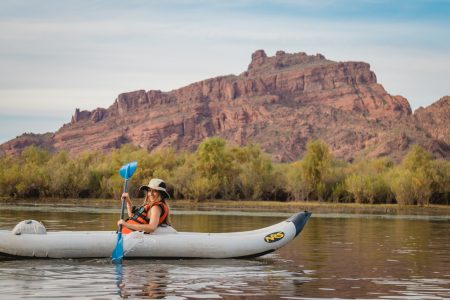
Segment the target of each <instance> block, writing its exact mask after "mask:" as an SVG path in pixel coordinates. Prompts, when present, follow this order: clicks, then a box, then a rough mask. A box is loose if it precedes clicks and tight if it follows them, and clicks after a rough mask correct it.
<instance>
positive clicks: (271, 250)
mask: <svg viewBox="0 0 450 300" xmlns="http://www.w3.org/2000/svg"><path fill="white" fill-rule="evenodd" d="M275 250H276V249H270V250H267V251H264V252H260V253H256V254H250V255H245V256H237V257H232V258H237V259H244V258H255V257H259V256H263V255H266V254H269V253H272V252H273V251H275Z"/></svg>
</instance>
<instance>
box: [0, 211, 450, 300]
mask: <svg viewBox="0 0 450 300" xmlns="http://www.w3.org/2000/svg"><path fill="white" fill-rule="evenodd" d="M0 216H1V217H0V229H12V228H13V227H14V225H16V224H17V223H18V222H19V221H21V220H24V219H37V220H40V221H43V223H44V224H45V226H46V227H47V229H48V230H49V231H55V230H115V228H116V221H117V214H115V213H110V212H105V211H97V212H96V213H95V210H94V212H92V211H88V210H86V209H83V210H79V211H76V210H75V211H72V210H71V211H66V212H64V211H51V210H50V211H49V210H48V209H45V210H17V209H9V210H8V209H7V208H2V207H0ZM282 219H284V217H282V216H256V215H251V216H245V215H242V214H237V215H232V214H226V215H217V214H216V215H205V214H199V215H195V214H192V213H190V214H185V215H183V214H175V215H174V216H173V220H172V221H173V223H174V226H175V227H176V228H177V229H178V230H179V231H200V232H208V231H209V232H230V231H241V230H251V229H255V228H260V227H265V226H268V225H270V224H274V223H277V222H279V221H281V220H282ZM449 236H450V222H449V220H448V219H438V220H436V219H433V220H424V219H420V218H418V219H405V218H398V219H397V218H366V217H361V216H358V217H353V218H350V217H348V216H345V217H344V218H339V217H337V216H333V217H332V218H327V217H323V216H322V217H315V215H314V214H313V217H312V218H311V219H310V221H309V222H308V224H307V226H306V227H305V230H304V231H303V232H302V233H301V235H300V236H299V237H298V238H297V239H295V240H294V241H293V242H291V243H290V244H288V245H287V246H286V247H284V248H282V249H280V250H278V251H277V252H275V253H272V254H269V255H266V256H263V257H262V258H258V259H252V260H124V263H123V265H117V266H116V265H114V264H112V263H111V260H110V259H92V260H17V261H0V294H1V298H4V299H17V298H31V299H33V298H34V299H36V298H41V299H42V298H66V297H69V298H72V299H76V298H80V299H86V298H89V299H122V298H127V299H197V298H208V299H215V298H221V299H261V298H264V299H268V298H269V299H270V298H274V299H280V298H282V299H354V298H365V299H367V298H370V299H412V298H414V299H450V251H448V250H449V249H450V239H449V238H448V237H449Z"/></svg>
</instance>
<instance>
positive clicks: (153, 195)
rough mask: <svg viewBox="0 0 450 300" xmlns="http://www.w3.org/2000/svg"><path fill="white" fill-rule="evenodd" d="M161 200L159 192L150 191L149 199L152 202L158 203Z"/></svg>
mask: <svg viewBox="0 0 450 300" xmlns="http://www.w3.org/2000/svg"><path fill="white" fill-rule="evenodd" d="M159 198H160V195H159V193H158V191H157V190H152V189H149V190H148V192H147V199H149V200H150V201H151V202H155V201H158V200H160V199H159Z"/></svg>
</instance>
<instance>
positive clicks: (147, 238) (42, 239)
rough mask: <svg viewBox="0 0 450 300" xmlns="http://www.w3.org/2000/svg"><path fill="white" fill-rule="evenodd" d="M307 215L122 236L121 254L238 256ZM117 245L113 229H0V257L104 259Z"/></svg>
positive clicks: (266, 248) (288, 233)
mask: <svg viewBox="0 0 450 300" xmlns="http://www.w3.org/2000/svg"><path fill="white" fill-rule="evenodd" d="M310 215H311V213H310V212H300V213H297V214H295V215H294V216H292V217H291V218H289V219H287V220H285V221H283V222H280V223H278V224H275V225H272V226H269V227H265V228H262V229H257V230H252V231H244V232H232V233H195V232H177V231H176V230H174V229H173V228H171V227H160V228H158V229H157V230H156V231H155V232H154V233H152V234H144V233H143V232H132V233H130V234H127V235H123V236H122V237H123V245H124V258H125V259H127V258H173V259H174V258H243V257H257V256H261V255H264V254H267V253H270V252H273V251H275V250H276V249H278V248H280V247H283V246H284V245H286V244H287V243H289V242H290V241H292V240H293V239H294V238H295V237H296V236H297V235H298V234H299V233H300V232H301V231H302V229H303V227H304V226H305V224H306V222H307V221H308V219H309V217H310ZM116 243H117V233H116V232H113V231H59V232H45V233H42V234H35V233H33V234H23V233H22V234H14V233H13V232H12V231H7V230H0V256H9V257H11V256H13V257H24V258H27V257H28V258H107V257H111V253H112V251H113V249H114V248H115V246H116Z"/></svg>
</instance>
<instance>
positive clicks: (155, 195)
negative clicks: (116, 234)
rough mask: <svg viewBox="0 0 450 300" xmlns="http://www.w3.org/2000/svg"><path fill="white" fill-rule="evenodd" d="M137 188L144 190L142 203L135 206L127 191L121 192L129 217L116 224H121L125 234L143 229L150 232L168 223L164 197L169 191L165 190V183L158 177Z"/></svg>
mask: <svg viewBox="0 0 450 300" xmlns="http://www.w3.org/2000/svg"><path fill="white" fill-rule="evenodd" d="M139 190H145V191H146V195H145V198H144V203H143V204H142V205H141V206H140V207H138V208H136V207H134V206H133V204H132V202H131V199H130V196H129V195H128V193H123V194H122V198H124V199H125V201H126V203H127V211H128V216H129V218H128V219H127V220H126V221H125V220H119V221H118V222H117V225H122V233H123V234H127V233H130V232H133V231H144V232H146V233H152V232H154V231H155V230H156V228H158V226H159V225H161V224H169V207H168V206H167V203H166V199H169V198H170V196H169V193H168V192H167V190H166V183H165V182H164V181H163V180H161V179H158V178H153V179H152V180H150V182H149V184H148V185H143V186H141V187H140V188H139Z"/></svg>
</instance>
